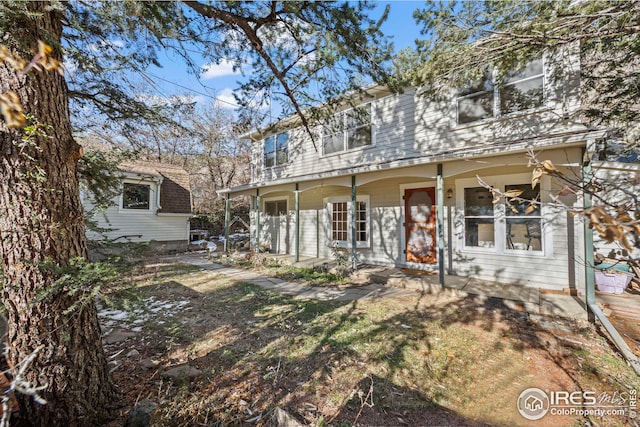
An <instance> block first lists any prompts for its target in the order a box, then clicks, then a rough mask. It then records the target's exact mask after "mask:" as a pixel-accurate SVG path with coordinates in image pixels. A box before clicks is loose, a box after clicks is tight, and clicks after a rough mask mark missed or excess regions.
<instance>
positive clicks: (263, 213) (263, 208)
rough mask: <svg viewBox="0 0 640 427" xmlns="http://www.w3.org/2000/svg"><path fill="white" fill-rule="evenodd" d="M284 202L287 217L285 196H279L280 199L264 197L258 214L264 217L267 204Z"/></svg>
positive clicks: (287, 199) (286, 199) (286, 198)
mask: <svg viewBox="0 0 640 427" xmlns="http://www.w3.org/2000/svg"><path fill="white" fill-rule="evenodd" d="M283 200H284V201H285V202H286V203H287V215H289V197H287V196H281V197H274V196H272V197H265V198H263V199H262V206H261V211H260V213H261V214H262V215H266V214H267V202H280V201H283Z"/></svg>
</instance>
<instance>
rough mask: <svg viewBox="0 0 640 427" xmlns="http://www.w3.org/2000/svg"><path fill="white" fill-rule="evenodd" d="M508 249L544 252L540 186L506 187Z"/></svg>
mask: <svg viewBox="0 0 640 427" xmlns="http://www.w3.org/2000/svg"><path fill="white" fill-rule="evenodd" d="M504 190H505V194H506V195H508V196H510V197H506V201H505V214H506V224H507V225H506V227H507V231H506V239H507V240H506V248H507V249H516V250H518V249H520V250H532V251H541V250H542V216H541V214H540V205H539V202H540V184H538V185H536V186H535V188H531V184H517V185H505V187H504Z"/></svg>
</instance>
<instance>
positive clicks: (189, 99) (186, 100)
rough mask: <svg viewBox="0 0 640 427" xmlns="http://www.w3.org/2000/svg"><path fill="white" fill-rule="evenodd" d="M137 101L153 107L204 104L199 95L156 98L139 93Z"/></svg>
mask: <svg viewBox="0 0 640 427" xmlns="http://www.w3.org/2000/svg"><path fill="white" fill-rule="evenodd" d="M136 98H137V99H138V100H139V101H142V102H145V103H147V104H149V105H154V106H167V105H176V104H191V103H200V104H202V103H204V97H202V96H199V95H195V96H193V95H171V96H158V95H153V94H149V93H140V94H138V95H136Z"/></svg>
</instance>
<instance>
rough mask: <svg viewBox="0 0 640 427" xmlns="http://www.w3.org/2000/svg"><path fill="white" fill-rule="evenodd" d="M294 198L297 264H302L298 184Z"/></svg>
mask: <svg viewBox="0 0 640 427" xmlns="http://www.w3.org/2000/svg"><path fill="white" fill-rule="evenodd" d="M294 197H295V205H296V242H295V245H296V248H295V251H296V262H300V188H299V184H298V183H297V182H296V191H295V193H294Z"/></svg>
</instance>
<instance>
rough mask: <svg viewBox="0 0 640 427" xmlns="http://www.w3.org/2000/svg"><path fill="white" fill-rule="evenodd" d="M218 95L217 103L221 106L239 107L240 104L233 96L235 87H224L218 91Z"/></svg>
mask: <svg viewBox="0 0 640 427" xmlns="http://www.w3.org/2000/svg"><path fill="white" fill-rule="evenodd" d="M217 95H218V96H216V101H217V104H218V105H219V106H220V107H221V108H238V107H239V105H238V103H237V102H236V99H235V98H234V97H233V89H229V88H226V89H223V90H221V91H220V92H218V94H217Z"/></svg>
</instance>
